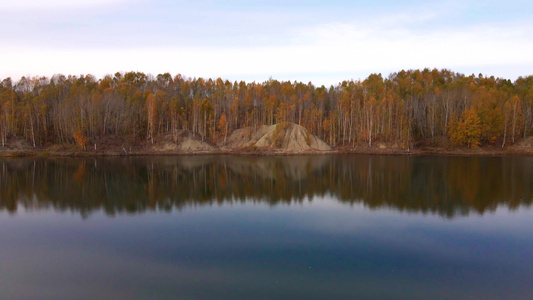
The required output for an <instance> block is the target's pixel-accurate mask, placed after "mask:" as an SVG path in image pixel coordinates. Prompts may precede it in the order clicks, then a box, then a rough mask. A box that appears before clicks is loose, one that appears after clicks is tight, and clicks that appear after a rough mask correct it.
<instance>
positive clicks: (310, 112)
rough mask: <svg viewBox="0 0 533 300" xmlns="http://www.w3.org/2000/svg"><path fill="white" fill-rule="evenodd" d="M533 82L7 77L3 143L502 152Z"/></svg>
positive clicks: (1, 92)
mask: <svg viewBox="0 0 533 300" xmlns="http://www.w3.org/2000/svg"><path fill="white" fill-rule="evenodd" d="M532 115H533V76H528V77H520V78H518V79H517V80H516V81H515V82H512V81H511V80H507V79H501V78H495V77H494V76H491V77H487V76H483V75H482V74H479V75H478V76H475V75H470V76H465V75H464V74H460V73H455V72H452V71H450V70H446V69H443V70H437V69H433V70H430V69H424V70H408V71H403V70H402V71H400V72H396V73H392V74H390V75H389V76H388V77H385V78H384V77H383V76H382V75H381V74H371V75H370V76H368V77H367V78H366V79H364V80H362V81H361V80H348V81H343V82H341V83H339V84H337V85H332V86H330V87H329V88H328V87H325V86H319V87H318V86H314V85H313V84H312V83H311V82H309V83H302V82H296V81H294V82H291V81H277V80H274V79H269V80H267V81H265V82H262V83H257V82H251V83H250V82H248V83H246V82H244V81H240V82H237V81H235V82H230V81H228V80H223V79H221V78H217V79H204V78H188V77H185V76H182V75H180V74H178V75H176V76H172V75H171V74H169V73H165V74H158V75H157V76H153V75H150V74H144V73H142V72H127V73H116V74H114V75H107V76H105V77H103V78H101V79H98V78H96V77H95V76H93V75H79V76H74V75H69V76H65V75H54V76H52V77H51V78H47V77H32V78H27V77H22V78H20V79H19V80H18V81H14V80H12V79H11V78H5V79H3V80H2V81H1V84H0V145H1V146H2V147H5V146H6V144H7V143H9V141H10V139H12V138H17V137H18V138H21V137H23V138H25V139H26V140H27V141H29V142H30V143H31V145H32V146H33V147H34V148H42V147H46V146H49V145H54V144H77V145H79V146H81V147H84V146H85V145H86V144H88V143H90V141H92V140H95V139H101V138H104V137H108V136H109V137H113V136H115V137H117V136H121V137H128V138H131V139H133V141H142V140H148V141H149V140H151V141H152V142H153V140H154V139H157V137H158V136H161V135H167V134H174V135H177V134H178V133H179V132H180V131H183V130H187V131H189V132H191V133H193V134H194V135H196V136H198V137H199V138H201V139H202V140H205V141H207V142H211V143H213V144H217V143H220V141H221V140H222V139H223V138H224V137H226V136H227V135H228V134H230V133H231V132H232V131H233V130H236V129H239V128H244V127H248V126H251V127H253V126H258V125H261V124H264V125H271V124H276V123H284V122H292V123H295V124H299V125H301V126H303V127H305V128H306V129H307V130H308V131H309V132H311V133H312V134H314V135H316V136H318V137H319V138H321V139H323V140H324V141H325V142H327V143H328V144H329V145H331V146H333V147H337V148H350V147H355V146H356V145H367V146H370V147H371V146H372V145H373V143H375V142H378V141H379V142H385V143H391V144H395V145H397V146H398V147H401V148H407V147H417V146H419V145H432V144H439V145H447V146H450V147H465V148H466V147H468V148H475V147H479V146H485V145H494V146H498V147H500V146H501V147H504V146H506V145H511V144H514V143H515V142H517V140H519V139H521V138H525V137H527V136H529V135H532V134H533V117H532Z"/></svg>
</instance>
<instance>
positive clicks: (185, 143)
mask: <svg viewBox="0 0 533 300" xmlns="http://www.w3.org/2000/svg"><path fill="white" fill-rule="evenodd" d="M152 150H153V151H157V152H177V153H182V152H185V153H188V152H204V151H205V152H207V151H214V150H216V147H214V146H212V145H210V144H208V143H207V142H204V141H201V140H200V139H199V137H198V136H193V134H192V133H191V132H189V131H186V130H182V131H180V132H178V133H177V134H176V135H174V134H166V135H164V136H162V137H160V139H159V141H157V142H156V143H155V144H154V145H153V146H152Z"/></svg>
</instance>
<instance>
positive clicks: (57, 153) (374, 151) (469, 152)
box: [0, 146, 533, 157]
mask: <svg viewBox="0 0 533 300" xmlns="http://www.w3.org/2000/svg"><path fill="white" fill-rule="evenodd" d="M61 148H62V149H61V150H57V149H49V148H42V149H39V148H35V149H31V150H13V149H0V157H28V156H37V157H113V156H172V155H260V156H275V155H324V154H358V155H412V156H423V155H432V156H533V148H532V147H507V148H503V149H502V148H500V149H498V148H497V147H482V148H475V149H468V148H458V149H445V148H419V149H400V148H385V149H383V148H378V147H372V148H371V147H366V148H365V147H356V148H351V149H347V148H342V149H333V150H329V151H283V150H276V149H233V150H220V149H216V150H198V151H154V150H124V149H123V150H120V149H112V150H106V151H104V150H97V151H94V150H80V149H76V147H74V146H73V147H69V146H63V147H61Z"/></svg>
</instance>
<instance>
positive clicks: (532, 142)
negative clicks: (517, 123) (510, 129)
mask: <svg viewBox="0 0 533 300" xmlns="http://www.w3.org/2000/svg"><path fill="white" fill-rule="evenodd" d="M516 146H518V147H525V148H533V136H528V137H526V138H524V139H522V140H521V141H520V142H518V143H517V144H516Z"/></svg>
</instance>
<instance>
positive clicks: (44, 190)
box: [0, 155, 533, 217]
mask: <svg viewBox="0 0 533 300" xmlns="http://www.w3.org/2000/svg"><path fill="white" fill-rule="evenodd" d="M532 166H533V162H532V160H531V159H529V158H446V157H370V156H369V157H364V156H350V155H339V156H333V155H318V156H286V157H261V156H239V157H234V156H192V157H191V156H189V157H185V156H184V157H157V158H105V159H102V158H100V159H10V160H4V161H0V209H1V210H7V211H16V210H17V207H18V206H22V207H24V208H25V209H43V208H49V207H53V208H54V209H57V210H66V211H80V212H81V214H82V215H87V214H88V213H90V212H91V211H94V210H98V209H103V210H104V211H105V212H106V213H108V214H110V215H112V214H115V213H120V212H128V213H137V212H143V211H146V210H155V209H157V210H165V211H169V210H172V209H181V208H183V207H186V206H194V205H206V204H215V203H230V202H246V201H257V202H264V203H268V204H270V205H276V204H278V203H294V202H301V201H303V200H304V199H306V198H311V199H312V198H313V197H315V196H325V195H329V196H331V197H333V198H336V199H338V200H339V201H341V202H343V203H363V204H364V205H366V206H368V207H370V208H381V207H390V208H394V209H398V210H402V211H414V212H424V213H437V214H439V215H442V216H446V217H453V216H455V215H457V214H467V213H469V212H470V211H475V212H478V213H484V212H486V211H491V210H494V209H495V208H496V207H497V206H498V205H502V204H503V205H507V206H509V207H510V208H516V207H518V206H520V205H530V204H531V202H532V200H533V191H532V187H533V176H532V174H531V173H532V172H533V171H532V169H533V168H532Z"/></svg>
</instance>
